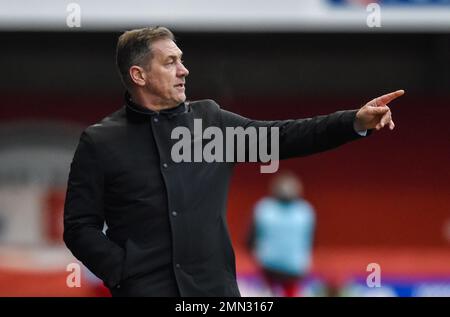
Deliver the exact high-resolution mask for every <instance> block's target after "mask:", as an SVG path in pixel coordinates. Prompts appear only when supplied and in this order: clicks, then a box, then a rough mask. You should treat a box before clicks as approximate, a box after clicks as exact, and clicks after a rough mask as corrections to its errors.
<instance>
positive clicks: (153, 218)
mask: <svg viewBox="0 0 450 317" xmlns="http://www.w3.org/2000/svg"><path fill="white" fill-rule="evenodd" d="M355 114H356V110H351V111H339V112H336V113H333V114H330V115H327V116H317V117H314V118H310V119H300V120H284V121H254V120H250V119H247V118H244V117H241V116H239V115H237V114H234V113H231V112H228V111H225V110H223V109H221V108H220V107H219V106H218V105H217V103H215V102H214V101H212V100H201V101H196V102H190V103H183V104H180V105H179V106H178V107H177V108H175V109H172V110H171V111H162V112H160V113H156V112H153V111H150V110H147V109H145V108H142V107H140V106H138V105H136V104H133V103H132V102H130V101H127V102H126V104H125V106H124V107H123V108H121V109H120V110H118V111H117V112H115V113H113V114H111V115H109V116H108V117H106V118H105V119H103V120H102V121H101V122H100V123H98V124H94V125H92V126H90V127H88V128H87V129H86V130H85V131H84V132H83V133H82V135H81V138H80V142H79V145H78V147H77V150H76V152H75V155H74V158H73V162H72V164H71V169H70V176H69V180H68V188H67V196H66V202H65V212H64V241H65V243H66V245H67V247H68V248H69V249H70V250H71V251H72V253H73V254H74V255H75V257H77V258H78V259H79V260H80V261H82V262H83V263H84V264H85V265H86V267H87V268H88V269H89V270H91V271H92V272H93V273H94V274H96V275H97V276H98V277H99V278H101V279H102V280H103V281H104V282H105V284H106V285H107V286H108V287H109V288H110V289H111V290H112V292H113V295H114V291H116V295H117V294H118V295H120V294H122V295H137V296H139V295H148V296H158V295H159V296H177V295H181V296H240V293H239V289H238V286H237V283H236V271H235V256H234V252H233V248H232V245H231V242H230V237H229V233H228V229H227V223H226V205H227V194H228V186H229V181H230V176H231V172H232V169H233V166H234V165H235V163H231V162H228V163H220V162H213V163H206V162H203V163H187V162H181V163H175V162H173V161H172V160H171V147H172V145H173V144H174V143H176V142H177V141H178V140H172V139H171V131H172V129H173V128H174V127H177V126H185V127H187V128H188V129H189V130H190V131H191V132H192V133H193V122H194V119H202V124H203V129H205V128H207V127H209V126H216V127H218V128H220V129H221V130H222V131H224V133H225V127H238V126H241V127H244V128H246V127H249V126H255V127H274V126H276V127H279V131H280V133H279V134H280V143H279V144H280V159H285V158H290V157H298V156H303V155H308V154H312V153H316V152H320V151H324V150H328V149H331V148H334V147H337V146H339V145H341V144H344V143H346V142H348V141H351V140H355V139H358V138H361V136H360V135H358V134H357V133H356V132H355V131H354V129H353V121H354V118H355ZM105 221H106V225H107V231H106V234H104V233H103V232H102V230H103V226H104V222H105ZM120 289H121V290H123V292H122V293H117V291H118V290H120Z"/></svg>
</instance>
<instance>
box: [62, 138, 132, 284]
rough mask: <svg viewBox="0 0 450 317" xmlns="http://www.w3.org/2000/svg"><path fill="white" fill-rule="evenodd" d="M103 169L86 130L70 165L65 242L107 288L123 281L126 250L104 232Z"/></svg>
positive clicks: (65, 207) (65, 214)
mask: <svg viewBox="0 0 450 317" xmlns="http://www.w3.org/2000/svg"><path fill="white" fill-rule="evenodd" d="M103 179H104V176H103V172H102V168H101V164H100V162H99V160H98V158H97V155H96V149H95V147H94V144H93V142H92V140H91V138H90V137H89V135H88V134H87V133H86V132H83V133H82V135H81V137H80V142H79V144H78V147H77V149H76V151H75V155H74V158H73V161H72V164H71V167H70V173H69V180H68V185H67V194H66V200H65V206H64V242H65V243H66V245H67V247H68V248H69V249H70V251H71V252H72V253H73V255H74V256H75V257H76V258H77V259H79V260H80V261H81V262H82V263H83V264H84V265H85V266H86V267H87V268H88V269H89V270H90V271H91V272H92V273H94V274H95V275H96V276H98V277H99V278H100V279H102V280H103V281H104V282H105V284H106V285H107V286H108V287H115V286H116V285H117V284H118V283H119V282H120V280H121V274H122V263H123V258H124V254H125V252H124V250H123V249H122V248H121V247H120V246H118V245H117V244H115V243H114V242H112V241H111V240H109V239H108V238H107V237H106V235H105V234H104V233H103V226H104V220H105V218H104V211H103V186H104V184H103Z"/></svg>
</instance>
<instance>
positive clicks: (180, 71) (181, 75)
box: [145, 39, 189, 106]
mask: <svg viewBox="0 0 450 317" xmlns="http://www.w3.org/2000/svg"><path fill="white" fill-rule="evenodd" d="M152 52H153V58H152V60H151V63H150V65H149V66H150V67H147V68H146V69H147V72H146V75H147V76H146V80H145V87H146V88H147V89H148V91H149V93H150V94H152V95H153V96H154V97H155V99H156V100H157V101H158V102H159V103H160V104H162V105H166V106H176V105H178V104H179V103H181V102H184V101H185V100H186V95H185V78H186V76H187V75H189V71H188V70H187V68H186V67H184V65H183V61H182V54H183V52H181V50H180V49H179V48H178V46H177V45H176V44H175V42H174V41H172V40H170V39H162V40H158V41H156V42H155V43H153V44H152Z"/></svg>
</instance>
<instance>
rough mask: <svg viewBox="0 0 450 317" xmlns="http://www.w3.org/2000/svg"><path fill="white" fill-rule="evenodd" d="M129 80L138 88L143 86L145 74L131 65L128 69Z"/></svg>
mask: <svg viewBox="0 0 450 317" xmlns="http://www.w3.org/2000/svg"><path fill="white" fill-rule="evenodd" d="M129 72H130V78H131V80H132V82H133V83H135V84H136V85H138V86H145V79H146V74H145V71H144V69H143V68H142V67H140V66H136V65H133V66H131V67H130V70H129Z"/></svg>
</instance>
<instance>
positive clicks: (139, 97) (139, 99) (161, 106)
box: [130, 91, 178, 112]
mask: <svg viewBox="0 0 450 317" xmlns="http://www.w3.org/2000/svg"><path fill="white" fill-rule="evenodd" d="M130 96H131V100H132V101H133V102H135V103H137V104H138V105H141V106H142V107H145V108H147V109H150V110H152V111H157V112H158V111H161V110H166V109H171V108H175V107H176V106H177V105H178V104H177V103H169V102H167V101H164V100H162V99H161V98H159V97H156V96H153V95H149V94H145V93H143V92H141V91H130Z"/></svg>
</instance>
